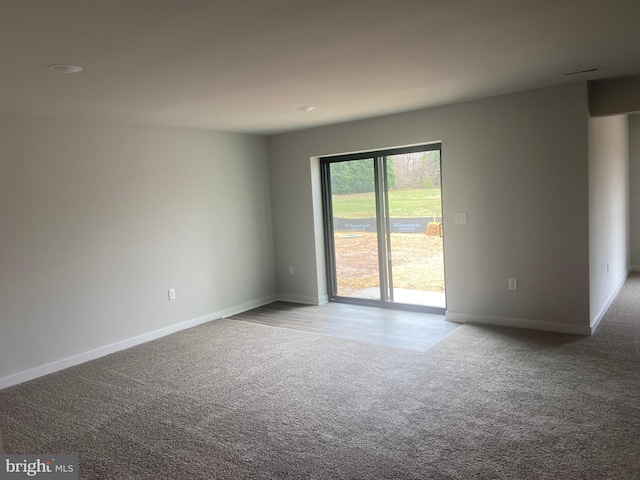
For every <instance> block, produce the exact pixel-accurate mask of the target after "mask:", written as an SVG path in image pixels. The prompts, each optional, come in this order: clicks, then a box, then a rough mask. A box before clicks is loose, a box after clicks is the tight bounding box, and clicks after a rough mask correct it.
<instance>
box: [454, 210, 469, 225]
mask: <svg viewBox="0 0 640 480" xmlns="http://www.w3.org/2000/svg"><path fill="white" fill-rule="evenodd" d="M454 220H455V222H456V225H466V224H467V214H466V213H464V212H462V213H456V214H455V216H454Z"/></svg>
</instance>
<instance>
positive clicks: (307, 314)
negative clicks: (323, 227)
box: [229, 302, 459, 352]
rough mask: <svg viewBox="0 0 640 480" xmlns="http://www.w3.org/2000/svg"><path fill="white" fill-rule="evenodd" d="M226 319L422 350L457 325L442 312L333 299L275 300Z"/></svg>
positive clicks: (428, 347) (429, 346)
mask: <svg viewBox="0 0 640 480" xmlns="http://www.w3.org/2000/svg"><path fill="white" fill-rule="evenodd" d="M229 318H230V319H231V320H237V321H243V322H251V323H258V324H262V325H270V326H272V327H281V328H289V329H293V330H299V331H303V332H310V333H316V334H321V335H330V336H333V337H338V338H343V339H347V340H355V341H358V342H364V343H374V344H379V345H387V346H390V347H396V348H404V349H408V350H417V351H421V352H424V351H427V350H428V349H430V348H431V347H433V346H434V345H435V344H437V343H438V342H440V341H441V340H442V339H443V338H445V337H446V336H447V335H449V334H450V333H451V332H453V331H454V330H455V329H456V328H457V327H458V326H459V325H458V324H455V323H451V322H447V321H446V320H445V318H444V316H442V315H434V314H429V313H421V312H411V311H404V310H391V309H386V308H376V307H363V306H359V305H350V304H344V303H333V302H330V303H326V304H324V305H320V306H315V305H301V304H296V303H289V302H274V303H271V304H269V305H265V306H263V307H259V308H256V309H253V310H250V311H248V312H244V313H241V314H238V315H234V316H232V317H229Z"/></svg>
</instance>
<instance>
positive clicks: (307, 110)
mask: <svg viewBox="0 0 640 480" xmlns="http://www.w3.org/2000/svg"><path fill="white" fill-rule="evenodd" d="M296 108H297V109H298V110H300V111H302V112H310V111H311V110H315V109H316V107H313V106H311V105H303V106H301V107H296Z"/></svg>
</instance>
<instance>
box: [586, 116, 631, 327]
mask: <svg viewBox="0 0 640 480" xmlns="http://www.w3.org/2000/svg"><path fill="white" fill-rule="evenodd" d="M628 166H629V136H628V127H627V117H626V115H617V116H611V117H601V118H590V119H589V278H590V285H591V287H590V305H591V306H590V310H591V323H592V324H596V323H597V322H599V321H600V320H601V318H602V316H603V315H604V313H605V311H606V309H607V308H608V307H609V305H610V304H611V302H612V301H613V299H614V297H615V295H616V294H617V293H618V290H619V289H620V287H621V286H622V283H623V282H624V281H625V280H626V278H627V274H628V268H629V227H628V224H629V221H628V212H629V188H628V179H629V173H628ZM607 264H608V265H607Z"/></svg>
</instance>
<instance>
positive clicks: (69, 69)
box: [47, 63, 82, 73]
mask: <svg viewBox="0 0 640 480" xmlns="http://www.w3.org/2000/svg"><path fill="white" fill-rule="evenodd" d="M47 68H48V69H49V70H51V71H52V72H58V73H78V72H81V71H82V67H81V66H80V65H67V64H63V63H56V64H53V65H48V66H47Z"/></svg>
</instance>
